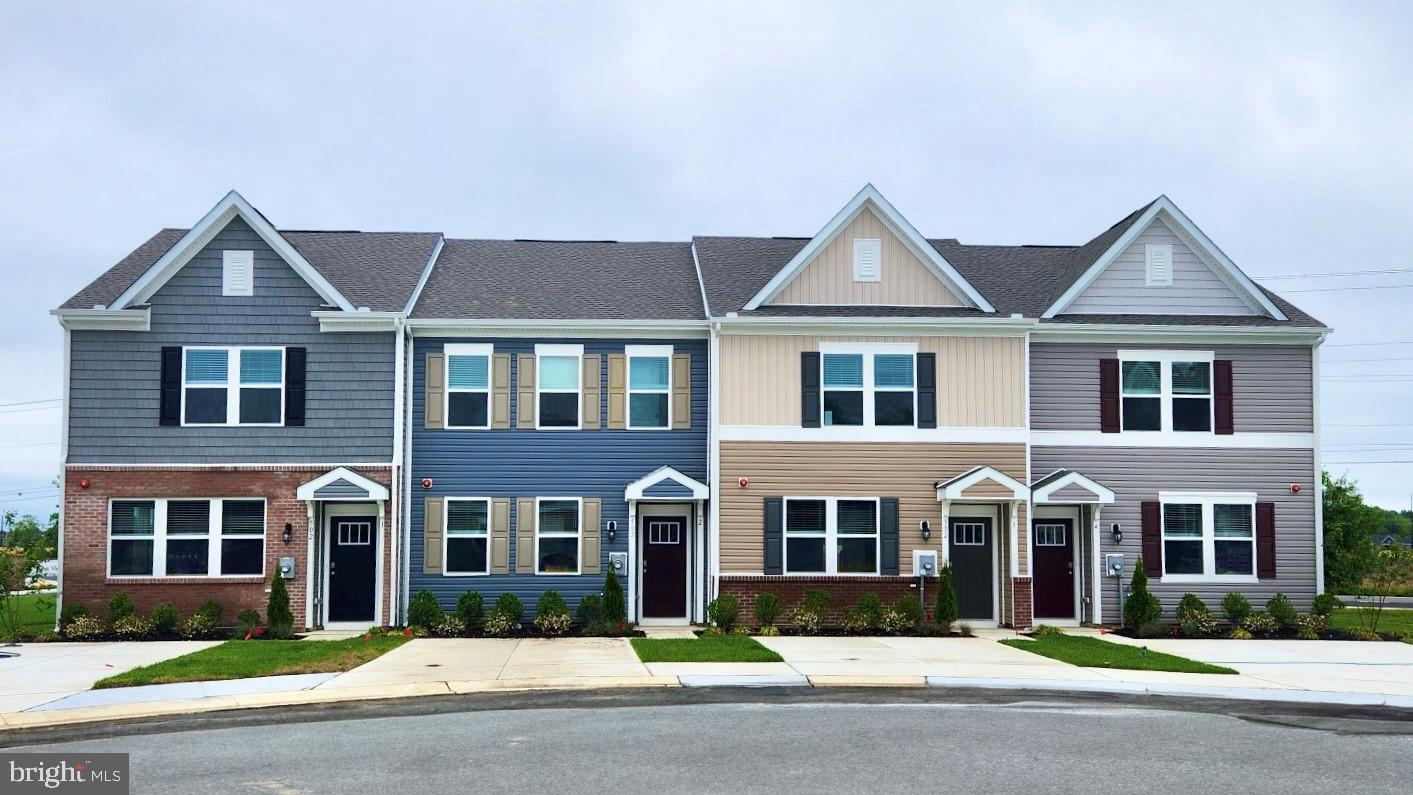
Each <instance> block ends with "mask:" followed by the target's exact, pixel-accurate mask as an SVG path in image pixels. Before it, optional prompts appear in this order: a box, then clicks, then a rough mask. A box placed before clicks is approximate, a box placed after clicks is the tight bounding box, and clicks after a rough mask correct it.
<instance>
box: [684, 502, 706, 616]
mask: <svg viewBox="0 0 1413 795" xmlns="http://www.w3.org/2000/svg"><path fill="white" fill-rule="evenodd" d="M705 507H706V506H704V505H703V504H702V501H701V500H696V501H694V503H693V508H692V510H693V512H695V513H696V515H697V543H696V548H697V550H696V551H697V554H696V555H694V556H693V560H692V579H693V580H694V581H695V582H694V584H693V587H692V593H693V594H695V595H696V598H695V599H693V600H692V611H691V614H690V616H689V617H688V620H689V621H691V622H692V623H694V624H700V623H702V605H703V604H704V603H705V601H706V600H705V599H703V598H702V595H703V593H704V591H705V589H706V577H705V576H704V574H703V569H704V568H705V564H704V563H703V561H704V560H705V558H706V537H705V533H706V517H705V516H703V515H702V514H703V513H704V511H703V508H705Z"/></svg>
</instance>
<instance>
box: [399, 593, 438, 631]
mask: <svg viewBox="0 0 1413 795" xmlns="http://www.w3.org/2000/svg"><path fill="white" fill-rule="evenodd" d="M445 615H446V613H445V612H444V611H443V610H442V606H441V605H440V604H438V603H437V597H436V594H433V593H432V592H431V591H429V590H427V589H426V588H423V589H422V590H420V591H418V592H417V594H416V595H415V596H413V597H412V601H410V602H408V603H407V625H408V626H411V627H435V626H436V625H437V624H438V623H439V622H440V621H441V620H442V616H445Z"/></svg>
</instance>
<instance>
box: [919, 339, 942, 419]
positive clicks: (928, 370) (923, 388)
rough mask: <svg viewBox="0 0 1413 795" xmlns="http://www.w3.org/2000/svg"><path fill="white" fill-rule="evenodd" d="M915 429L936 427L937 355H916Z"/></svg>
mask: <svg viewBox="0 0 1413 795" xmlns="http://www.w3.org/2000/svg"><path fill="white" fill-rule="evenodd" d="M917 427H919V428H936V427H937V354H935V353H919V354H918V355H917Z"/></svg>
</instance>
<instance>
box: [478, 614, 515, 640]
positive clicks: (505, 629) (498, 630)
mask: <svg viewBox="0 0 1413 795" xmlns="http://www.w3.org/2000/svg"><path fill="white" fill-rule="evenodd" d="M519 628H520V622H518V621H516V620H515V619H513V618H511V617H510V616H509V615H508V614H506V613H502V612H501V611H500V610H499V609H496V610H492V611H491V612H490V613H488V614H487V615H486V625H485V630H486V634H487V635H490V636H492V637H496V638H503V637H505V636H506V635H509V634H511V633H513V632H515V630H517V629H519Z"/></svg>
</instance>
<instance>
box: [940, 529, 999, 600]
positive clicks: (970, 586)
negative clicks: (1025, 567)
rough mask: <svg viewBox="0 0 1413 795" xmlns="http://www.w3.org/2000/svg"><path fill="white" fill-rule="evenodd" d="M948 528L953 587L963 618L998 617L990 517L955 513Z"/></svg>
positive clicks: (994, 539)
mask: <svg viewBox="0 0 1413 795" xmlns="http://www.w3.org/2000/svg"><path fill="white" fill-rule="evenodd" d="M950 524H951V527H950V528H948V532H949V533H951V534H952V536H951V538H950V539H948V542H949V543H948V547H947V551H948V555H950V557H951V561H952V588H953V589H954V590H956V592H957V608H958V611H959V612H960V614H961V617H962V618H964V619H965V618H973V619H981V620H986V621H990V620H993V619H995V618H996V605H995V588H996V572H995V570H994V567H993V565H992V564H993V561H994V560H995V552H994V550H995V544H996V534H995V533H994V532H992V527H991V519H990V518H989V517H985V516H981V517H973V516H954V517H952V519H951V522H950Z"/></svg>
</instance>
